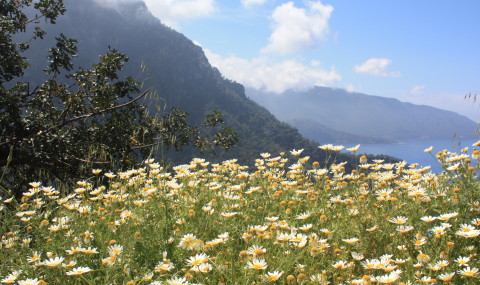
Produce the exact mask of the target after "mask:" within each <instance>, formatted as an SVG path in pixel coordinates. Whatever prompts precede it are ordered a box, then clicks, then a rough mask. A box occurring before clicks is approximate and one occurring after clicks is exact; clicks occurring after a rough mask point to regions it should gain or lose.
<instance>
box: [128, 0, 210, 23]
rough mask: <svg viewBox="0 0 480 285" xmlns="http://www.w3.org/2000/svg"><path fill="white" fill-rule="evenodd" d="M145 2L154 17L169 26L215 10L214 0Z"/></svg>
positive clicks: (159, 0)
mask: <svg viewBox="0 0 480 285" xmlns="http://www.w3.org/2000/svg"><path fill="white" fill-rule="evenodd" d="M122 1H134V0H122ZM145 4H146V5H147V7H148V9H149V10H150V11H151V12H152V14H153V15H154V16H155V17H157V18H159V19H160V21H162V23H164V24H166V25H169V26H171V27H177V26H178V23H179V22H180V21H182V20H188V19H194V18H201V17H207V16H210V15H212V14H213V13H214V12H215V10H216V9H215V1H214V0H145Z"/></svg>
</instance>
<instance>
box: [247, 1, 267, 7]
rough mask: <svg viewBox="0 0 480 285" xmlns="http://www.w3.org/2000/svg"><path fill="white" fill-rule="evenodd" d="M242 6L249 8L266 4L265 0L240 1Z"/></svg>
mask: <svg viewBox="0 0 480 285" xmlns="http://www.w3.org/2000/svg"><path fill="white" fill-rule="evenodd" d="M241 2H242V5H243V6H244V7H247V8H248V7H251V6H253V5H262V4H265V2H267V0H242V1H241Z"/></svg>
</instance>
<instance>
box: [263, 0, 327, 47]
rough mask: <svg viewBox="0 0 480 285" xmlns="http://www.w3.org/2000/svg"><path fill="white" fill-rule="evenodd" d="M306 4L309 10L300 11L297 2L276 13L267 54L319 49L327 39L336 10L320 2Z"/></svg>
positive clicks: (277, 9)
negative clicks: (330, 21)
mask: <svg viewBox="0 0 480 285" xmlns="http://www.w3.org/2000/svg"><path fill="white" fill-rule="evenodd" d="M306 4H307V7H306V8H299V7H296V6H295V4H294V2H287V3H284V4H282V5H280V6H278V7H277V8H276V9H275V10H274V11H273V13H272V16H271V18H272V21H273V25H272V27H273V31H272V33H271V35H270V38H269V43H268V45H267V46H266V47H265V48H264V49H263V51H264V52H271V53H276V54H281V55H287V54H293V53H297V52H300V51H303V50H307V49H310V48H313V47H315V46H318V44H319V43H320V42H321V41H322V40H324V39H325V37H326V36H327V34H328V32H329V25H328V21H329V19H330V15H331V14H332V12H333V7H332V6H331V5H323V4H322V3H321V2H320V1H315V2H314V1H307V2H306Z"/></svg>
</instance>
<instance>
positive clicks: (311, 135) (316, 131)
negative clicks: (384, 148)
mask: <svg viewBox="0 0 480 285" xmlns="http://www.w3.org/2000/svg"><path fill="white" fill-rule="evenodd" d="M288 123H289V124H290V125H292V126H295V128H297V129H298V131H299V132H300V133H301V134H302V135H303V136H305V137H306V138H308V139H311V140H313V141H316V142H318V143H325V142H328V143H335V144H345V143H352V142H354V143H358V144H360V143H361V144H373V143H376V144H388V143H394V142H395V141H392V140H389V139H382V138H375V137H367V136H360V135H354V134H351V133H347V132H342V131H337V130H334V129H332V128H329V127H328V126H326V125H324V124H322V123H320V122H319V121H317V120H314V119H311V118H296V119H292V120H289V121H288Z"/></svg>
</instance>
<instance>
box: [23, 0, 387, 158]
mask: <svg viewBox="0 0 480 285" xmlns="http://www.w3.org/2000/svg"><path fill="white" fill-rule="evenodd" d="M65 3H66V7H67V13H66V15H65V16H62V17H60V18H59V20H58V22H57V24H56V25H53V26H52V25H50V26H48V27H46V29H47V31H48V36H47V37H46V38H45V40H43V41H35V42H33V43H32V48H31V50H30V51H31V54H30V55H28V56H29V58H31V59H32V60H31V62H30V63H31V68H30V69H29V70H28V72H27V73H26V74H25V79H26V80H28V81H30V82H31V86H35V85H38V84H40V83H41V82H43V80H44V77H43V75H42V74H43V72H42V70H43V68H44V67H45V64H46V63H45V62H46V54H47V50H48V48H50V47H52V46H53V45H54V43H53V37H54V36H58V35H59V34H60V33H64V34H66V35H67V36H69V37H73V38H76V39H77V40H78V42H79V44H78V49H79V56H78V58H77V59H76V63H77V65H80V66H83V67H85V68H88V67H90V66H91V64H92V63H93V62H96V61H97V60H98V56H99V55H102V54H104V53H106V52H107V50H108V47H109V46H111V47H112V48H115V49H117V50H119V51H120V52H123V53H126V54H127V56H128V57H129V58H130V61H129V62H128V64H127V66H126V67H125V70H124V74H125V75H131V76H134V77H136V78H137V79H138V80H142V81H144V82H145V87H151V86H153V87H155V88H156V89H157V90H158V93H159V96H160V97H161V98H162V99H161V100H159V101H157V102H150V103H151V112H158V110H157V109H156V105H157V104H158V105H160V106H162V107H163V106H164V105H166V106H167V110H168V108H170V107H172V106H175V107H180V108H182V109H183V110H185V111H186V112H188V113H189V114H190V117H189V118H190V120H191V122H192V123H194V124H200V122H201V121H202V120H203V117H204V115H205V114H206V113H209V112H210V111H212V110H219V111H221V112H222V113H223V114H224V117H225V125H226V126H228V127H232V128H233V129H234V130H235V131H237V132H238V133H239V136H240V142H239V143H238V145H237V146H236V147H235V148H232V149H231V150H229V151H228V152H227V153H225V152H223V151H219V152H217V155H212V154H208V153H203V154H201V153H198V152H197V151H196V150H194V149H186V150H184V151H182V152H180V153H176V152H169V151H165V152H159V153H158V154H157V155H158V156H160V158H163V159H167V160H170V161H172V162H173V163H185V162H188V161H190V160H191V159H192V158H193V157H205V158H207V159H209V160H210V161H212V162H215V161H221V160H225V159H231V158H238V159H239V163H242V164H247V163H248V164H252V162H253V161H254V159H255V158H259V154H260V153H262V152H271V153H272V154H273V155H277V154H278V153H279V152H288V151H289V150H292V149H305V152H304V153H305V154H307V155H310V156H311V161H314V160H318V161H320V162H322V161H324V159H325V152H324V151H323V150H321V149H319V148H318V143H316V142H313V141H311V140H308V139H306V138H305V137H303V136H302V135H300V133H299V132H298V130H297V129H295V128H294V127H291V126H290V125H288V124H286V123H283V122H280V121H279V120H277V119H276V118H275V117H274V116H273V115H272V114H271V113H270V112H268V111H267V110H266V109H265V108H263V107H261V106H260V105H258V104H257V103H255V102H254V101H252V100H251V99H249V98H248V97H247V96H246V95H245V90H244V87H243V86H242V85H240V84H238V83H235V82H232V81H230V80H228V79H225V78H224V77H223V76H222V75H221V74H220V72H219V71H218V70H217V69H215V68H213V67H212V66H211V65H210V64H209V62H208V60H207V58H206V57H205V55H204V53H203V51H202V49H201V48H200V47H199V46H197V45H195V44H194V43H193V42H192V41H191V40H189V39H188V38H186V37H185V36H184V35H182V34H180V33H178V32H176V31H174V30H173V29H171V28H168V27H166V26H164V25H163V24H162V23H161V22H160V21H159V20H158V19H156V18H155V17H154V16H153V15H152V14H151V13H150V12H149V11H148V9H147V7H146V5H145V4H144V3H143V2H137V3H130V4H122V5H118V7H117V8H116V9H109V8H106V7H104V6H102V5H98V4H97V2H95V1H93V0H67V1H65ZM142 63H143V64H145V65H146V66H147V67H148V72H147V73H142V69H141V65H142ZM161 112H165V109H162V110H161ZM387 159H388V157H387ZM338 160H340V161H349V162H350V164H351V165H352V164H354V163H355V162H357V161H358V157H354V156H353V155H348V154H343V153H340V154H339V155H338Z"/></svg>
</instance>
